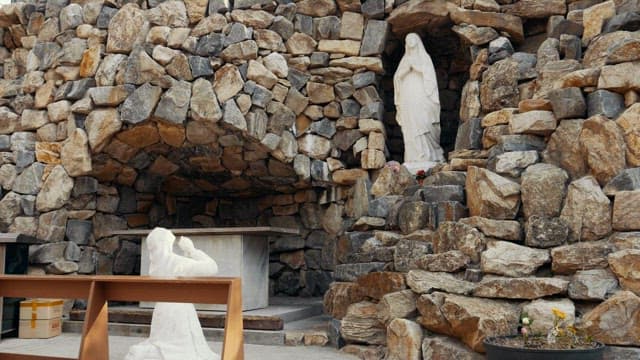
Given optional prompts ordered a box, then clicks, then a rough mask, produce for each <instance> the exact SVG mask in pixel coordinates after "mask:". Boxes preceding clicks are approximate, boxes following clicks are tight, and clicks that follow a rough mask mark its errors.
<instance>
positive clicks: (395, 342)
mask: <svg viewBox="0 0 640 360" xmlns="http://www.w3.org/2000/svg"><path fill="white" fill-rule="evenodd" d="M422 336H423V335H422V328H421V327H420V325H418V324H417V323H415V322H413V321H411V320H407V319H394V320H393V321H391V323H389V326H387V347H388V349H389V351H388V354H387V357H386V358H387V359H389V360H420V359H422V352H421V345H422Z"/></svg>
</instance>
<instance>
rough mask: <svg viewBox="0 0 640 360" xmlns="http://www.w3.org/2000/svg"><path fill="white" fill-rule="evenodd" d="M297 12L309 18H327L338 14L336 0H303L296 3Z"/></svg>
mask: <svg viewBox="0 0 640 360" xmlns="http://www.w3.org/2000/svg"><path fill="white" fill-rule="evenodd" d="M296 10H297V11H298V13H299V14H303V15H308V16H315V17H321V16H327V15H333V14H335V13H336V10H337V7H336V2H335V0H302V1H299V2H297V3H296Z"/></svg>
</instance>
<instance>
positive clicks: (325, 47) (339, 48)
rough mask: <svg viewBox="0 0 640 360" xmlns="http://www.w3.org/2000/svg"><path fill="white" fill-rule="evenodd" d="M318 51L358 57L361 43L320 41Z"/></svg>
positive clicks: (352, 41)
mask: <svg viewBox="0 0 640 360" xmlns="http://www.w3.org/2000/svg"><path fill="white" fill-rule="evenodd" d="M318 51H324V52H328V53H339V54H345V55H349V56H357V55H358V54H359V53H360V41H356V40H320V41H319V42H318Z"/></svg>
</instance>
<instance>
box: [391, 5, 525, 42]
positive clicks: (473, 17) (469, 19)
mask: <svg viewBox="0 0 640 360" xmlns="http://www.w3.org/2000/svg"><path fill="white" fill-rule="evenodd" d="M450 16H451V20H452V21H453V22H454V23H455V24H462V23H466V24H473V25H476V26H488V27H492V28H494V29H496V30H499V31H505V32H507V33H508V34H509V35H510V36H511V37H512V38H513V40H514V41H515V42H522V41H523V40H524V31H523V28H522V20H521V19H520V18H519V17H517V16H513V15H510V14H504V13H494V12H482V11H477V10H464V9H461V8H453V9H452V11H451V13H450ZM389 22H391V19H389Z"/></svg>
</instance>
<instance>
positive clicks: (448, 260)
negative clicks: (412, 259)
mask: <svg viewBox="0 0 640 360" xmlns="http://www.w3.org/2000/svg"><path fill="white" fill-rule="evenodd" d="M469 263H471V258H470V257H469V256H467V255H465V254H464V253H463V252H462V251H459V250H449V251H445V252H443V253H440V254H427V255H423V256H421V257H419V258H418V259H416V266H418V268H420V269H422V270H427V271H434V272H457V271H460V270H462V269H464V268H465V267H466V266H467V265H469Z"/></svg>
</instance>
